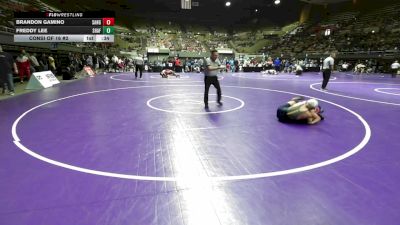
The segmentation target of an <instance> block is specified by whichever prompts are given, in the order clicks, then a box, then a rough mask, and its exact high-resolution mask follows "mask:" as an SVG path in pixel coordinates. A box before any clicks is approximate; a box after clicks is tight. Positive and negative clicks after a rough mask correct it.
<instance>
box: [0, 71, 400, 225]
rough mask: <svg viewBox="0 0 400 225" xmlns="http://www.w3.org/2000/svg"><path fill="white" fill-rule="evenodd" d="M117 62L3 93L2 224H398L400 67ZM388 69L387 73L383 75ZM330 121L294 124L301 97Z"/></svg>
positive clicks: (0, 103) (0, 120) (0, 149)
mask: <svg viewBox="0 0 400 225" xmlns="http://www.w3.org/2000/svg"><path fill="white" fill-rule="evenodd" d="M321 76H322V75H320V74H318V73H305V74H304V75H303V76H301V77H296V76H294V75H288V74H280V75H278V76H274V75H269V76H265V75H262V74H259V73H236V74H229V73H224V74H222V76H221V80H220V83H221V85H222V94H223V102H224V105H223V106H222V107H218V106H217V104H216V103H215V88H213V87H211V89H210V109H209V110H208V111H206V110H205V109H204V107H203V103H202V98H203V89H204V84H203V81H202V79H203V75H202V74H182V78H180V79H178V78H169V79H161V78H160V76H159V75H158V74H156V73H147V74H144V78H143V79H138V80H135V79H134V76H133V75H132V73H125V74H121V73H120V74H106V75H99V76H97V77H95V78H87V79H83V80H79V81H76V82H72V83H68V84H62V85H59V86H56V87H52V88H49V89H45V90H41V91H36V92H31V93H27V94H24V95H20V96H16V97H13V98H9V99H6V100H2V101H0V114H1V117H0V134H1V135H0V224H1V225H3V224H4V225H14V224H15V225H21V224H49V225H64V224H65V225H81V224H82V225H83V224H84V225H93V224H96V225H111V224H112V225H116V224H118V225H121V224H127V225H132V224H133V225H136V224H137V225H153V224H157V225H169V224H170V225H181V224H182V225H183V224H185V225H193V224H195V225H197V224H198V225H214V224H224V225H225V224H229V225H232V224H240V225H242V224H249V225H256V224H260V225H269V224H271V225H281V224H282V225H287V224H296V225H299V224H301V225H303V224H304V225H313V224H318V225H319V224H321V225H330V224H332V225H339V224H340V225H342V224H343V225H350V224H351V225H353V224H360V225H370V224H371V225H372V224H377V225H378V224H379V225H381V224H385V225H391V224H393V225H395V224H399V221H400V213H399V212H400V142H399V138H400V134H399V133H400V78H394V79H393V78H390V75H381V74H375V75H362V76H359V75H353V74H348V73H334V75H333V77H332V80H331V81H330V83H329V84H328V92H322V91H320V90H319V87H320V82H321V81H322V79H321ZM382 76H383V77H382ZM297 95H302V96H307V97H315V98H318V99H319V100H320V104H321V106H322V107H323V108H324V110H325V113H324V114H325V120H324V121H322V122H321V123H319V124H317V125H313V126H307V125H295V124H282V123H279V122H278V121H277V120H276V116H275V115H276V108H277V107H278V106H279V105H281V104H284V103H285V102H286V101H287V100H289V99H290V98H292V97H293V96H297Z"/></svg>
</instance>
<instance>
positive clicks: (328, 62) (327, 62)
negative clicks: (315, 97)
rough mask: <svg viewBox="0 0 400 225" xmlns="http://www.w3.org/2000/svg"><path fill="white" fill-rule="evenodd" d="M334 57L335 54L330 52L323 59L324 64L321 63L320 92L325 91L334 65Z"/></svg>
mask: <svg viewBox="0 0 400 225" xmlns="http://www.w3.org/2000/svg"><path fill="white" fill-rule="evenodd" d="M335 57H336V52H331V54H330V55H329V56H328V57H326V59H324V62H323V63H322V76H323V81H322V87H321V90H323V91H327V89H326V86H327V85H328V82H329V78H330V77H331V73H332V70H333V66H334V65H335V60H334V58H335Z"/></svg>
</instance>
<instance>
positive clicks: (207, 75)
mask: <svg viewBox="0 0 400 225" xmlns="http://www.w3.org/2000/svg"><path fill="white" fill-rule="evenodd" d="M224 68H225V67H224V66H221V62H220V61H219V59H218V52H217V50H212V51H211V56H210V58H207V59H206V61H205V68H204V86H205V88H204V108H206V109H208V91H209V90H210V86H211V84H212V85H214V87H215V88H216V89H217V102H218V105H220V106H221V105H222V102H221V87H220V85H219V81H218V76H217V75H218V72H219V71H220V70H221V69H224Z"/></svg>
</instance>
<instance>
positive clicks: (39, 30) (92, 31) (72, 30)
mask: <svg viewBox="0 0 400 225" xmlns="http://www.w3.org/2000/svg"><path fill="white" fill-rule="evenodd" d="M14 24H15V34H14V42H114V24H115V13H114V12H111V11H100V12H15V13H14Z"/></svg>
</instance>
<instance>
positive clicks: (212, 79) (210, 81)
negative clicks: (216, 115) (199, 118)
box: [204, 76, 222, 105]
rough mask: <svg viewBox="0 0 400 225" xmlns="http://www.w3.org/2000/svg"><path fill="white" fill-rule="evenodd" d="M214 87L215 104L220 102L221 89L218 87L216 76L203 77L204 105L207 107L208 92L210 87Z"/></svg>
mask: <svg viewBox="0 0 400 225" xmlns="http://www.w3.org/2000/svg"><path fill="white" fill-rule="evenodd" d="M211 84H212V85H214V87H215V88H216V89H217V102H220V101H221V95H222V94H221V87H220V86H219V81H218V77H217V76H204V104H205V105H208V91H209V90H210V86H211Z"/></svg>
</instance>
